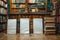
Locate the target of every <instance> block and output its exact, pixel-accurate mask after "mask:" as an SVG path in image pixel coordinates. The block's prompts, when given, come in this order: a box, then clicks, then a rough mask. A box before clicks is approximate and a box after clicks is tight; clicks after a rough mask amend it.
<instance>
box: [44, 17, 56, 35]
mask: <svg viewBox="0 0 60 40" xmlns="http://www.w3.org/2000/svg"><path fill="white" fill-rule="evenodd" d="M44 31H45V34H46V33H47V32H48V33H49V32H51V33H53V32H54V33H55V31H56V27H55V17H44ZM49 34H50V33H49Z"/></svg>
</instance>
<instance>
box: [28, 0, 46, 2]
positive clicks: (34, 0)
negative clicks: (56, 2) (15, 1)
mask: <svg viewBox="0 0 60 40" xmlns="http://www.w3.org/2000/svg"><path fill="white" fill-rule="evenodd" d="M40 2H45V0H28V3H40Z"/></svg>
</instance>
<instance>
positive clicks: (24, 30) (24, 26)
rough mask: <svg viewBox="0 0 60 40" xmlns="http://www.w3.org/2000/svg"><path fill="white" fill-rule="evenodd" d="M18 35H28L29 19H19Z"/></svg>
mask: <svg viewBox="0 0 60 40" xmlns="http://www.w3.org/2000/svg"><path fill="white" fill-rule="evenodd" d="M20 33H21V34H29V18H21V19H20Z"/></svg>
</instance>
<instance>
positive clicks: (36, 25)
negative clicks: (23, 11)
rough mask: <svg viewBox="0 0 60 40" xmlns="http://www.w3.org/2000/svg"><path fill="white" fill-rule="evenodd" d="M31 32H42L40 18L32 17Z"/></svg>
mask: <svg viewBox="0 0 60 40" xmlns="http://www.w3.org/2000/svg"><path fill="white" fill-rule="evenodd" d="M33 32H34V34H43V20H42V18H34V19H33Z"/></svg>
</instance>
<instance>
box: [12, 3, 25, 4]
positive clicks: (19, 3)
mask: <svg viewBox="0 0 60 40" xmlns="http://www.w3.org/2000/svg"><path fill="white" fill-rule="evenodd" d="M11 4H26V3H11Z"/></svg>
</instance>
